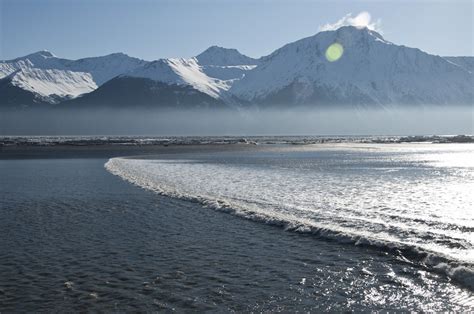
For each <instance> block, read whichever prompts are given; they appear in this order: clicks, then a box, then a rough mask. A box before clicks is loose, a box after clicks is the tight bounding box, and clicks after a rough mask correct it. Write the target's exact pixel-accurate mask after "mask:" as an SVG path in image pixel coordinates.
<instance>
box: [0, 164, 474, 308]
mask: <svg viewBox="0 0 474 314" xmlns="http://www.w3.org/2000/svg"><path fill="white" fill-rule="evenodd" d="M50 157H51V156H50ZM167 158H170V157H167ZM107 161H108V158H102V157H96V158H81V159H72V158H60V159H54V158H48V159H14V160H0V174H1V180H0V197H1V203H0V233H1V237H0V311H2V312H3V311H5V312H9V311H38V310H39V311H81V310H102V311H114V310H125V311H131V310H139V311H154V310H172V309H174V310H177V311H183V310H189V311H203V310H210V311H219V312H220V311H229V310H230V311H232V310H233V311H250V310H254V311H261V310H263V311H278V310H280V311H295V310H334V311H340V310H356V311H359V310H377V309H389V310H400V309H405V310H407V309H412V310H421V311H443V310H452V311H473V310H474V303H473V302H474V301H473V293H472V291H471V290H470V288H469V287H466V286H465V285H463V284H462V283H461V284H460V283H459V282H456V281H455V280H453V278H451V277H449V276H447V275H446V274H445V273H443V272H433V271H430V270H428V269H427V268H426V267H422V266H420V265H418V264H416V263H412V262H410V261H409V260H405V261H403V260H402V259H401V258H400V255H396V254H393V252H387V251H386V250H379V249H376V248H374V247H367V246H364V245H362V246H355V245H354V243H351V242H350V241H348V242H347V243H344V241H338V240H337V239H333V240H331V239H328V238H325V237H320V236H317V235H315V234H311V233H298V232H292V231H288V230H287V231H285V230H284V228H279V227H275V226H272V225H267V224H264V223H261V222H255V221H251V220H247V219H242V218H240V217H237V216H235V215H231V214H228V213H225V212H220V211H216V210H214V209H212V208H209V206H208V207H203V206H202V205H201V204H200V203H198V202H190V201H186V200H180V199H176V198H170V197H167V196H162V195H158V194H156V193H153V192H150V191H147V190H144V189H141V188H139V187H137V186H134V185H131V184H130V183H128V182H126V181H124V180H122V179H121V178H119V177H117V176H114V175H112V174H111V173H109V172H107V171H106V169H104V164H105V163H106V162H107ZM200 170H202V169H200Z"/></svg>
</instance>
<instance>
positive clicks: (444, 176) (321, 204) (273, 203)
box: [105, 144, 474, 289]
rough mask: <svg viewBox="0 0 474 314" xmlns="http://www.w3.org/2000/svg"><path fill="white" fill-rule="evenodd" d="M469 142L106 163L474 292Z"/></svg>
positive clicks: (473, 168)
mask: <svg viewBox="0 0 474 314" xmlns="http://www.w3.org/2000/svg"><path fill="white" fill-rule="evenodd" d="M472 160H474V145H472V144H440V145H436V144H394V145H377V144H359V145H320V146H305V147H280V148H278V149H274V150H270V151H266V152H259V153H248V154H243V155H239V156H233V155H231V154H221V155H214V156H205V155H188V156H185V157H183V156H181V157H177V156H175V157H172V158H167V159H163V158H162V157H161V159H140V158H113V159H110V160H109V161H108V162H107V163H106V165H105V167H106V168H107V169H108V170H109V171H110V172H112V173H113V174H116V175H119V176H120V177H122V178H124V179H125V180H128V181H130V182H132V183H134V184H136V185H138V186H141V187H143V188H146V189H150V190H153V191H156V192H158V193H161V194H165V195H169V196H173V197H178V198H184V199H189V200H193V201H199V202H201V203H202V204H204V205H205V206H208V207H210V208H214V209H218V210H223V211H226V212H230V213H233V214H235V215H238V216H242V217H245V218H248V219H252V220H256V221H260V222H265V223H268V224H275V225H279V226H283V227H285V228H286V229H288V230H291V231H295V232H303V233H313V234H315V235H317V236H319V237H323V238H326V239H330V240H335V241H336V242H344V243H353V244H356V245H362V246H369V247H374V248H377V249H381V250H384V251H388V252H390V253H393V254H396V255H397V256H398V257H399V258H400V259H401V260H405V261H406V262H408V263H415V264H417V265H419V266H420V267H425V268H427V269H429V270H430V271H437V272H441V273H444V274H446V275H447V276H449V277H450V278H453V279H455V280H456V281H457V282H459V283H461V284H462V285H464V286H467V287H469V288H470V289H473V287H474V281H473V265H474V232H473V231H474V211H473V208H474V206H473V205H474V198H473V196H472V192H473V191H474V164H473V163H472Z"/></svg>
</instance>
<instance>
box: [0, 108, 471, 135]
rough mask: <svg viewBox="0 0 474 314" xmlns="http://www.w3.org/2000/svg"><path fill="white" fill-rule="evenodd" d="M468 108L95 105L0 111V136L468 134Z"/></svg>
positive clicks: (469, 125) (469, 131) (469, 118)
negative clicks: (93, 107) (139, 106)
mask: <svg viewBox="0 0 474 314" xmlns="http://www.w3.org/2000/svg"><path fill="white" fill-rule="evenodd" d="M473 121H474V110H473V107H472V106H471V107H466V106H453V107H449V108H447V107H439V106H426V107H420V106H418V107H416V108H407V107H405V108H397V109H328V108H307V107H299V108H291V109H281V108H280V109H235V110H234V109H217V110H216V109H195V110H173V109H158V110H153V109H134V110H129V109H123V110H116V109H98V110H70V109H69V110H60V109H55V110H26V111H2V112H0V134H1V135H165V136H167V135H170V136H171V135H178V136H186V135H193V136H199V135H414V134H416V135H430V134H446V135H448V134H453V135H454V134H473V133H474V132H473Z"/></svg>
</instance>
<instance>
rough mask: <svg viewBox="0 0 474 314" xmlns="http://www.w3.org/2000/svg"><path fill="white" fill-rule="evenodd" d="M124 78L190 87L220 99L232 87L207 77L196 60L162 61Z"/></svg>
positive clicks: (147, 65) (224, 82)
mask: <svg viewBox="0 0 474 314" xmlns="http://www.w3.org/2000/svg"><path fill="white" fill-rule="evenodd" d="M124 76H130V77H140V78H148V79H151V80H153V81H157V82H162V83H166V84H169V85H190V86H192V87H193V88H195V89H197V90H198V91H200V92H203V93H205V94H207V95H209V96H211V97H213V98H219V97H220V95H221V93H222V92H223V91H226V90H228V89H229V87H230V85H229V82H228V81H224V80H219V79H216V78H211V77H209V76H207V75H206V74H205V73H204V72H203V70H202V67H201V66H200V65H199V64H198V62H197V60H196V58H191V59H183V58H171V59H160V60H156V61H153V62H150V63H148V64H146V65H144V66H142V67H140V68H138V69H136V70H134V71H132V72H129V73H127V74H125V75H124Z"/></svg>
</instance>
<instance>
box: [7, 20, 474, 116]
mask: <svg viewBox="0 0 474 314" xmlns="http://www.w3.org/2000/svg"><path fill="white" fill-rule="evenodd" d="M329 47H336V48H335V49H336V51H335V52H336V54H338V55H337V57H336V58H334V57H333V56H332V55H328V53H333V52H334V51H333V52H331V51H329V50H328V48H329ZM328 51H329V52H328ZM473 60H474V58H473V57H440V56H435V55H431V54H428V53H426V52H423V51H421V50H419V49H416V48H409V47H405V46H400V45H396V44H394V43H391V42H389V41H387V40H385V39H384V38H383V37H382V36H381V35H380V34H378V33H377V32H375V31H372V30H369V29H367V28H356V27H352V26H344V27H341V28H339V29H337V30H335V31H324V32H320V33H318V34H316V35H314V36H311V37H308V38H304V39H301V40H298V41H296V42H293V43H290V44H287V45H285V46H283V47H282V48H280V49H277V50H276V51H275V52H273V53H272V54H270V55H268V56H265V57H261V58H259V59H253V58H250V57H247V56H245V55H243V54H241V53H240V52H238V51H237V50H236V49H227V48H221V47H217V46H212V47H210V48H208V49H206V50H205V51H204V52H202V53H200V54H199V55H197V56H196V57H194V58H188V59H183V58H170V59H159V60H156V61H152V62H149V61H144V60H140V59H137V58H132V57H129V56H127V55H125V54H122V53H114V54H110V55H107V56H102V57H94V58H84V59H79V60H68V59H62V58H58V57H56V56H54V55H53V54H52V53H50V52H48V51H39V52H36V53H33V54H30V55H27V56H24V57H21V58H17V59H14V60H9V61H2V62H0V106H2V105H3V104H8V105H9V106H14V105H15V103H18V102H20V100H21V104H20V105H21V106H31V105H32V104H34V103H45V102H49V103H58V102H60V101H63V100H67V105H68V106H73V105H81V106H84V105H87V104H90V105H94V106H101V105H107V106H114V105H115V104H117V106H121V107H123V106H127V103H128V105H129V106H132V107H133V106H137V105H146V106H172V107H176V106H178V107H180V106H194V107H202V106H207V107H208V106H214V105H219V106H225V105H232V106H236V105H240V106H246V105H249V104H253V105H266V106H270V105H280V106H286V107H289V106H294V105H311V106H333V107H334V106H357V107H359V106H371V107H373V106H378V107H390V106H398V105H416V104H423V105H434V104H436V105H441V104H446V105H458V104H469V105H472V103H473V97H474V95H473V94H474V91H473V88H472V86H473V85H474V84H473V75H474V72H473V65H474V62H473ZM76 97H77V98H76ZM71 98H76V99H75V100H74V99H73V100H71ZM28 102H30V104H28Z"/></svg>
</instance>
